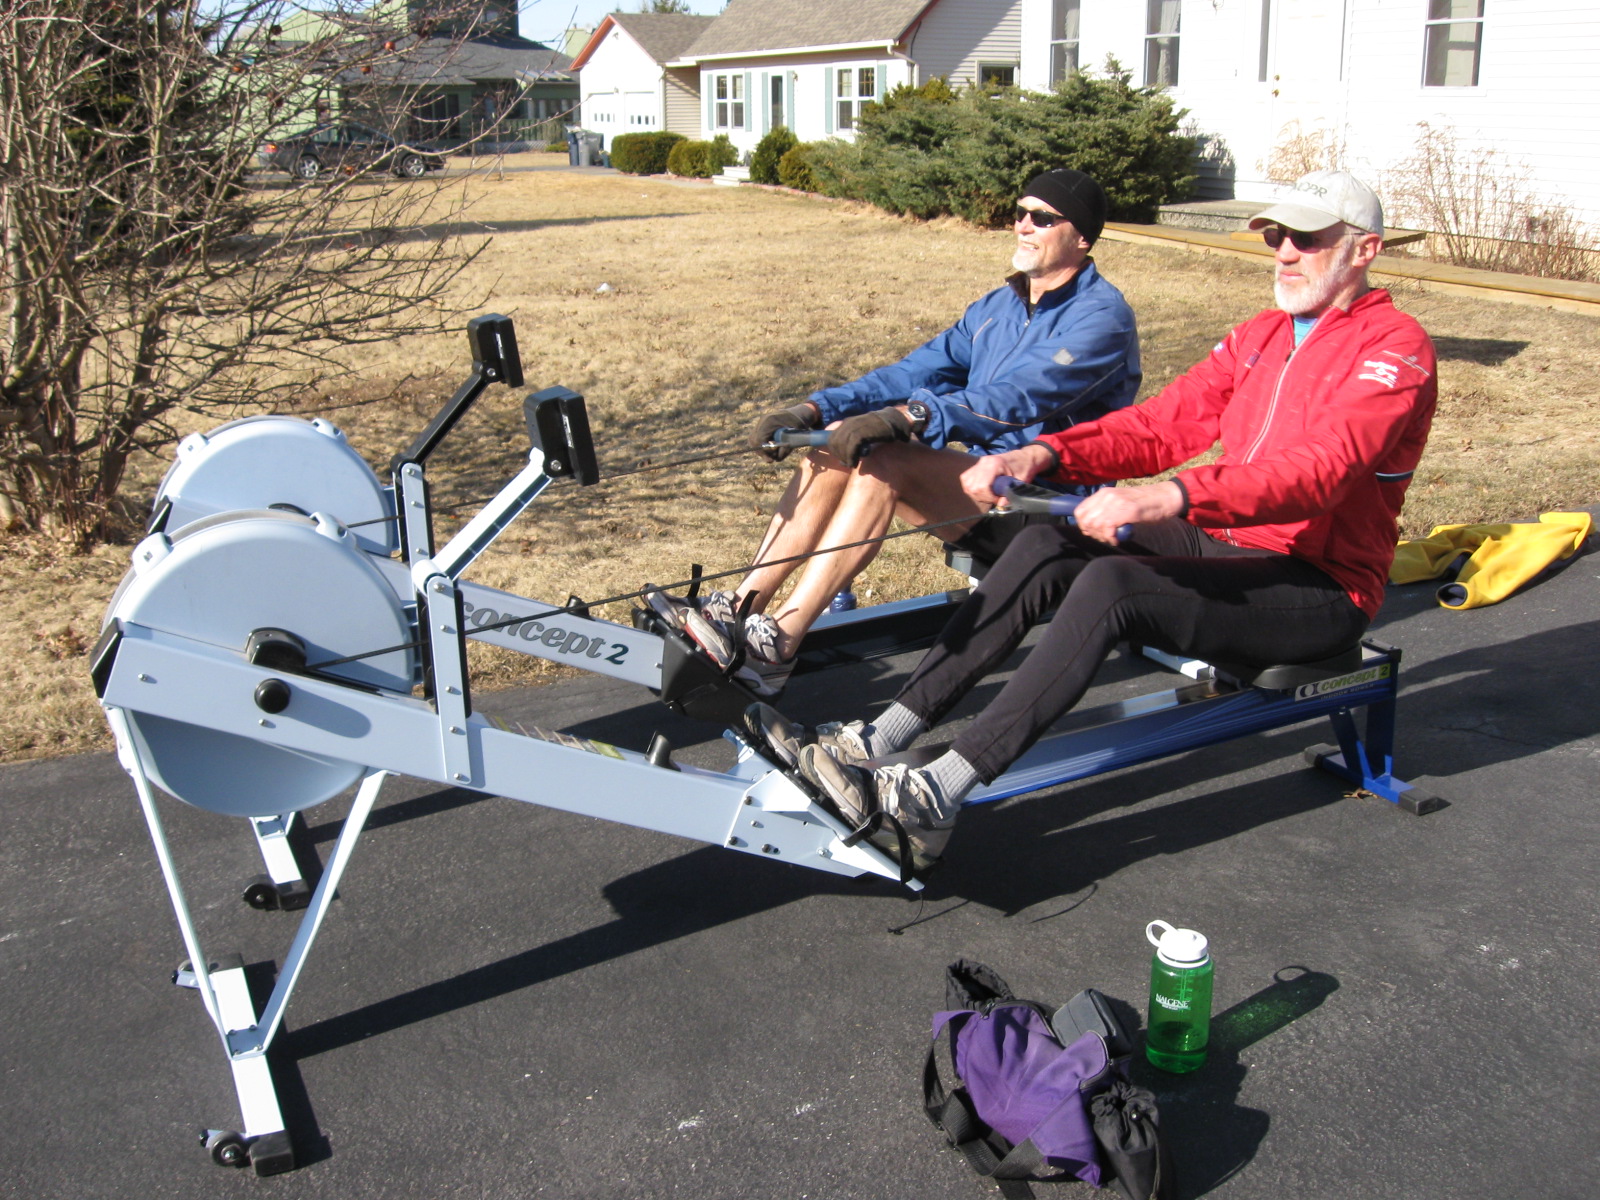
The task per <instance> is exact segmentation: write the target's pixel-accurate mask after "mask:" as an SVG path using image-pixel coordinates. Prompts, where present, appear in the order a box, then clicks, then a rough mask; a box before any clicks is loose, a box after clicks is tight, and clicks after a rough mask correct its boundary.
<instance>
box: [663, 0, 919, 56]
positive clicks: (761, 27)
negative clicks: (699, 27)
mask: <svg viewBox="0 0 1600 1200" xmlns="http://www.w3.org/2000/svg"><path fill="white" fill-rule="evenodd" d="M936 2H937V0H729V4H728V7H727V8H725V9H723V10H722V15H721V16H719V17H717V18H716V20H715V21H714V22H712V24H711V26H710V28H708V29H707V30H706V31H705V33H703V34H701V35H700V37H698V38H696V39H695V42H694V44H693V45H692V46H690V47H689V48H688V50H687V51H686V52H685V53H684V56H683V57H685V58H710V57H720V56H727V55H735V54H761V53H770V52H771V51H774V50H803V49H806V48H809V47H812V46H857V45H882V44H885V43H888V42H897V41H899V40H900V39H901V37H902V36H903V35H904V34H905V32H906V31H907V30H908V29H910V28H911V27H912V26H913V25H915V24H916V22H917V18H918V17H920V16H921V15H922V14H923V13H924V12H926V11H927V10H928V9H929V8H931V7H932V6H933V4H934V3H936Z"/></svg>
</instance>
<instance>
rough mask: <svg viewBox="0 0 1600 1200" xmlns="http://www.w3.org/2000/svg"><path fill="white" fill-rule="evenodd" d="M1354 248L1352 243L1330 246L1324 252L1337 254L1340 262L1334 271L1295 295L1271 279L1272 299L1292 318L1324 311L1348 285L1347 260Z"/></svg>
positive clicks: (1281, 282)
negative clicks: (1340, 259)
mask: <svg viewBox="0 0 1600 1200" xmlns="http://www.w3.org/2000/svg"><path fill="white" fill-rule="evenodd" d="M1354 248H1355V243H1354V242H1341V243H1340V244H1339V245H1337V246H1330V247H1329V248H1328V249H1327V250H1326V251H1325V252H1324V253H1327V254H1338V255H1340V257H1341V258H1342V260H1343V261H1341V262H1340V263H1339V265H1338V267H1337V268H1336V269H1330V270H1328V271H1326V272H1324V273H1323V275H1322V277H1321V278H1320V279H1318V280H1317V281H1316V282H1315V283H1313V284H1311V285H1310V286H1308V287H1302V288H1297V289H1296V290H1295V291H1296V294H1293V295H1291V294H1290V292H1289V289H1287V288H1286V287H1284V285H1283V281H1282V280H1280V279H1278V278H1277V277H1276V276H1274V277H1273V280H1272V298H1273V300H1275V301H1276V302H1277V305H1278V307H1279V308H1281V309H1283V311H1284V312H1286V313H1288V314H1289V315H1290V316H1291V317H1301V316H1306V315H1308V314H1310V313H1314V312H1318V311H1319V310H1321V309H1323V308H1326V307H1327V305H1328V302H1329V301H1330V300H1332V299H1333V298H1334V296H1336V295H1338V294H1339V291H1340V290H1341V289H1342V288H1343V287H1344V286H1345V285H1346V284H1347V283H1349V282H1350V260H1351V259H1352V258H1353V257H1354Z"/></svg>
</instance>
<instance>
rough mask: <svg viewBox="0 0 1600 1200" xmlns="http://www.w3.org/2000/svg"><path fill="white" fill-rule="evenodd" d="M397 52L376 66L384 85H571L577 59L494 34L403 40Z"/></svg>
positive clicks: (399, 43)
mask: <svg viewBox="0 0 1600 1200" xmlns="http://www.w3.org/2000/svg"><path fill="white" fill-rule="evenodd" d="M397 49H398V53H397V55H396V57H395V58H394V59H392V60H389V61H383V62H379V63H377V64H375V65H374V68H373V72H372V74H374V75H377V76H378V77H379V78H380V79H381V80H382V81H383V82H384V83H392V84H396V85H406V86H414V85H420V84H426V85H427V86H429V87H470V86H472V85H473V84H475V83H487V82H491V81H494V80H502V79H504V80H513V81H515V82H517V83H523V84H527V83H536V82H540V81H545V82H554V83H569V82H571V81H572V59H570V58H569V57H567V56H566V55H565V54H563V53H561V51H559V50H552V49H550V47H549V46H546V45H545V44H544V43H543V42H535V41H531V40H529V39H528V38H525V37H513V36H509V35H503V34H495V35H490V36H487V37H475V38H468V39H466V40H459V39H456V38H445V37H430V38H418V37H414V36H412V37H406V38H402V39H399V40H398V47H397ZM346 74H351V73H350V72H346Z"/></svg>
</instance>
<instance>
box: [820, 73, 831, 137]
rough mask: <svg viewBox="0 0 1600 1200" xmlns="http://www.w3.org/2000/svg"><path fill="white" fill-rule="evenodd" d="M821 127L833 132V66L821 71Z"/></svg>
mask: <svg viewBox="0 0 1600 1200" xmlns="http://www.w3.org/2000/svg"><path fill="white" fill-rule="evenodd" d="M822 127H823V128H824V129H826V130H827V131H828V132H829V133H832V132H833V68H832V67H828V68H826V69H824V70H823V72H822Z"/></svg>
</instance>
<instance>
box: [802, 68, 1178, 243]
mask: <svg viewBox="0 0 1600 1200" xmlns="http://www.w3.org/2000/svg"><path fill="white" fill-rule="evenodd" d="M923 90H924V89H909V88H902V89H896V91H895V92H894V93H891V94H890V96H889V97H887V98H886V99H885V102H884V103H883V104H881V105H872V106H868V107H866V108H864V109H863V111H862V114H861V121H860V123H859V125H858V127H857V132H856V141H855V144H854V145H853V146H852V145H849V144H847V143H843V142H837V143H825V144H823V145H825V146H826V149H822V150H819V151H818V152H816V153H813V154H812V155H811V156H810V159H809V165H810V167H811V170H812V172H813V174H814V176H815V178H816V182H817V184H818V185H819V187H820V190H822V191H823V192H824V193H826V194H828V195H833V196H847V197H850V198H853V199H860V200H866V201H868V202H869V203H871V204H875V205H877V206H878V207H880V208H885V209H888V210H890V211H892V212H897V213H904V214H907V215H910V216H915V217H923V218H927V217H936V216H943V215H946V214H953V215H955V216H958V217H964V218H965V219H967V220H969V221H973V222H975V223H977V224H980V225H1002V224H1004V223H1005V222H1006V221H1007V220H1009V218H1010V214H1011V209H1012V205H1013V204H1014V203H1015V201H1016V198H1017V195H1018V193H1019V192H1020V191H1021V189H1022V188H1023V187H1024V186H1025V185H1026V184H1027V182H1028V180H1029V179H1031V178H1032V177H1033V176H1034V175H1036V174H1038V173H1039V172H1040V171H1044V170H1049V169H1050V168H1053V167H1076V168H1077V169H1078V170H1080V171H1085V172H1087V173H1088V174H1090V175H1092V176H1094V177H1095V178H1096V179H1097V180H1099V181H1100V185H1101V186H1102V187H1104V188H1105V190H1106V198H1107V200H1108V202H1109V208H1110V216H1111V217H1112V218H1113V219H1124V220H1145V221H1147V220H1150V219H1152V218H1153V217H1154V214H1155V209H1156V207H1157V206H1158V205H1160V204H1164V203H1166V202H1167V201H1169V200H1177V199H1182V198H1184V197H1186V196H1187V195H1188V193H1189V189H1190V188H1191V187H1192V186H1193V184H1194V168H1193V161H1192V160H1193V153H1194V139H1193V138H1189V137H1183V136H1180V135H1179V134H1178V132H1177V129H1178V123H1179V121H1181V120H1182V118H1183V116H1184V113H1183V112H1182V111H1179V110H1175V109H1174V108H1173V106H1172V101H1171V99H1170V98H1169V97H1168V96H1167V95H1166V94H1164V93H1163V92H1161V91H1160V90H1159V89H1156V88H1135V87H1133V86H1131V85H1130V83H1129V75H1128V73H1127V72H1126V71H1123V70H1122V69H1121V67H1120V66H1118V65H1117V63H1116V62H1115V61H1114V60H1107V63H1106V71H1105V74H1104V75H1103V76H1095V75H1091V74H1088V73H1086V72H1077V73H1074V74H1073V75H1071V76H1069V77H1068V78H1067V79H1066V80H1065V81H1064V82H1062V83H1061V84H1060V85H1058V87H1057V88H1056V90H1055V91H1053V92H1050V93H1038V92H1022V91H1017V90H1015V89H1006V90H1004V91H995V90H992V89H990V90H983V89H978V88H966V89H963V90H962V91H961V92H960V93H958V94H956V95H955V96H954V97H953V98H946V97H945V96H943V95H939V94H927V95H924V94H919V93H921V92H922V91H923ZM946 90H948V89H946Z"/></svg>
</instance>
